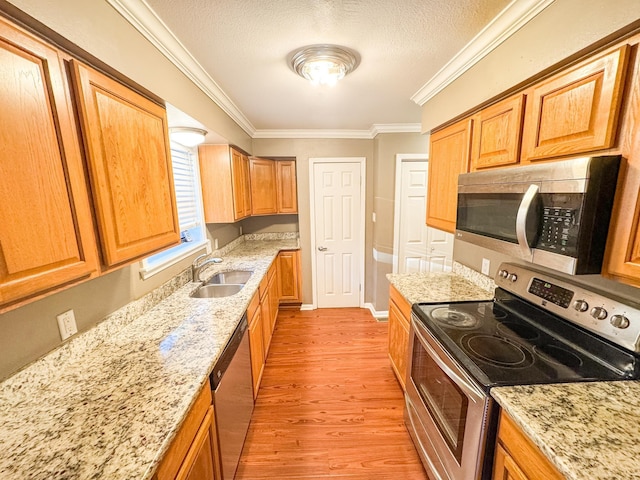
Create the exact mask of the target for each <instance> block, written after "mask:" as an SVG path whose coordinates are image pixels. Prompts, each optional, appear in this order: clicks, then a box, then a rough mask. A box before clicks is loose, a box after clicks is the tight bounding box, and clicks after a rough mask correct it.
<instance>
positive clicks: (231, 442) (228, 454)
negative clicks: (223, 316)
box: [211, 314, 253, 480]
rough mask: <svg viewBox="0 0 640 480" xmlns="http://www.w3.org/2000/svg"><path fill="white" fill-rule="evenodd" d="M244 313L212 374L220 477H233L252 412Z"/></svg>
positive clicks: (229, 479)
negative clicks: (220, 463) (220, 467)
mask: <svg viewBox="0 0 640 480" xmlns="http://www.w3.org/2000/svg"><path fill="white" fill-rule="evenodd" d="M247 327H248V324H247V315H246V314H245V315H244V316H243V317H242V320H241V321H240V324H239V325H238V327H237V328H236V330H235V332H234V333H233V335H232V336H231V339H230V340H229V343H227V346H226V347H225V349H224V351H223V352H222V355H220V358H219V359H218V361H217V362H216V366H215V367H214V369H213V372H212V373H211V385H212V388H213V403H214V407H215V417H216V427H217V430H218V441H219V445H220V457H221V461H222V478H223V480H232V479H233V477H234V476H235V473H236V468H237V467H238V462H239V460H240V454H241V453H242V446H243V445H244V439H245V437H246V435H247V430H248V428H249V422H250V421H251V414H252V413H253V382H252V380H251V352H250V349H249V335H248V332H247Z"/></svg>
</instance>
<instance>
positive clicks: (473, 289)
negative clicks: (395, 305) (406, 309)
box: [387, 265, 495, 304]
mask: <svg viewBox="0 0 640 480" xmlns="http://www.w3.org/2000/svg"><path fill="white" fill-rule="evenodd" d="M454 267H455V265H454ZM483 277H484V276H483V275H480V274H477V273H476V272H474V271H473V270H471V269H466V267H462V266H458V268H456V269H455V270H454V272H448V273H390V274H388V275H387V279H388V280H389V283H391V285H393V286H394V287H396V289H397V290H398V291H399V292H400V294H401V295H402V296H403V297H404V298H406V299H407V301H408V302H409V303H411V304H413V303H420V302H442V303H446V302H456V301H463V300H490V299H492V298H493V290H492V288H495V285H493V282H492V281H491V280H490V279H488V277H484V278H483Z"/></svg>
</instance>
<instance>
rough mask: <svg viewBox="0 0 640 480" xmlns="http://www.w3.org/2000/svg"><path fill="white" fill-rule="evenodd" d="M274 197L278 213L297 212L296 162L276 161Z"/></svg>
mask: <svg viewBox="0 0 640 480" xmlns="http://www.w3.org/2000/svg"><path fill="white" fill-rule="evenodd" d="M276 183H277V192H276V198H277V201H278V213H298V187H297V184H296V162H295V161H293V160H278V161H277V162H276Z"/></svg>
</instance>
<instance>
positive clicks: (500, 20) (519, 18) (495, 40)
mask: <svg viewBox="0 0 640 480" xmlns="http://www.w3.org/2000/svg"><path fill="white" fill-rule="evenodd" d="M553 2H554V0H513V1H512V2H511V3H510V4H509V5H507V7H506V8H505V9H504V10H503V11H502V12H500V13H499V14H498V16H497V17H496V18H494V19H493V20H492V21H491V23H489V24H488V25H487V26H486V27H485V28H483V29H482V30H481V31H480V33H478V34H477V35H476V36H475V37H473V39H471V41H470V42H469V43H468V44H467V45H465V46H464V47H463V48H462V50H460V51H459V52H458V53H457V54H456V55H455V56H454V57H453V58H452V59H451V60H449V62H447V63H446V64H445V66H444V67H442V68H441V69H440V70H439V71H438V72H437V73H436V74H435V75H434V76H433V77H432V78H431V79H430V80H429V81H428V82H427V83H425V84H424V85H423V86H422V88H420V90H418V91H417V92H416V93H415V94H414V95H413V96H412V97H411V100H413V101H414V102H415V103H417V104H418V105H420V106H422V105H424V104H425V103H427V102H428V101H429V100H430V99H432V98H433V97H435V96H436V95H437V94H438V93H440V92H441V91H442V90H444V89H445V88H446V87H447V86H449V85H450V84H451V83H453V82H454V81H455V80H456V79H457V78H459V77H460V76H462V74H464V73H465V72H466V71H467V70H469V69H470V68H471V67H473V66H474V65H475V64H476V63H478V62H479V61H480V60H482V59H483V58H484V57H485V56H487V55H488V54H489V53H491V52H492V51H493V50H494V49H496V48H497V47H498V46H500V45H501V44H502V43H503V42H504V41H506V40H507V39H508V38H509V37H511V36H512V35H513V34H514V33H516V32H517V31H518V30H519V29H520V28H522V27H523V26H524V25H525V24H527V23H528V22H529V21H530V20H532V19H533V18H534V17H535V16H536V15H538V14H539V13H540V12H542V11H543V10H544V9H545V8H547V7H548V6H549V5H551V4H552V3H553Z"/></svg>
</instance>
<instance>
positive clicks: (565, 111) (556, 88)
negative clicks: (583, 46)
mask: <svg viewBox="0 0 640 480" xmlns="http://www.w3.org/2000/svg"><path fill="white" fill-rule="evenodd" d="M628 54H629V47H628V45H623V46H621V47H620V48H618V49H617V50H614V51H612V52H609V53H606V54H604V55H600V56H597V57H595V58H591V59H589V60H587V61H585V62H582V63H580V64H579V65H577V66H575V67H573V68H570V69H568V70H565V71H563V72H561V73H559V74H557V75H554V76H553V77H551V78H549V79H547V80H545V81H543V82H540V83H538V84H537V85H535V86H533V87H532V88H530V89H529V90H528V91H527V92H526V93H527V106H526V114H525V121H524V132H523V139H522V162H530V161H534V160H540V159H546V158H550V157H557V156H561V155H570V154H577V153H583V152H589V151H594V150H601V149H605V148H609V147H612V146H613V145H614V142H615V140H616V126H617V121H618V113H619V111H620V104H621V103H622V102H621V101H622V93H623V86H624V80H625V76H626V75H625V74H626V67H627V63H628V62H627V57H628V56H629V55H628Z"/></svg>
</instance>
